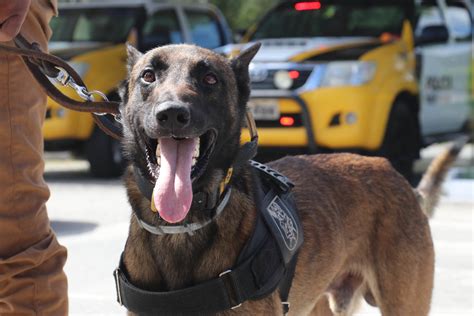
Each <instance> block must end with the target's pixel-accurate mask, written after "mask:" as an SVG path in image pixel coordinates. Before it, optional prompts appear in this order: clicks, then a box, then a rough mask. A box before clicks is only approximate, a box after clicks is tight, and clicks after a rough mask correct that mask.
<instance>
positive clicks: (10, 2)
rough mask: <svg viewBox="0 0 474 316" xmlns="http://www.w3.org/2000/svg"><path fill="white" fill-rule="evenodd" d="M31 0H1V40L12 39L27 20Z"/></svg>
mask: <svg viewBox="0 0 474 316" xmlns="http://www.w3.org/2000/svg"><path fill="white" fill-rule="evenodd" d="M30 4H31V0H0V42H7V41H11V40H12V39H13V38H14V37H15V36H16V35H17V34H18V33H19V32H20V28H21V26H22V24H23V22H24V21H25V17H26V13H27V12H28V9H29V7H30Z"/></svg>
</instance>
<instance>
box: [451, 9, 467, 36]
mask: <svg viewBox="0 0 474 316" xmlns="http://www.w3.org/2000/svg"><path fill="white" fill-rule="evenodd" d="M446 20H447V22H448V25H449V30H450V31H451V32H452V33H453V34H452V35H453V37H454V38H456V39H470V37H471V32H472V31H471V18H470V16H469V11H468V10H467V9H465V8H460V7H447V8H446Z"/></svg>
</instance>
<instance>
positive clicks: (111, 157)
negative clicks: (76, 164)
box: [85, 126, 125, 178]
mask: <svg viewBox="0 0 474 316" xmlns="http://www.w3.org/2000/svg"><path fill="white" fill-rule="evenodd" d="M85 154H86V159H87V160H88V161H89V164H90V172H91V173H92V175H93V176H94V177H98V178H111V177H118V176H120V175H122V173H123V170H124V168H125V161H124V159H123V156H122V150H121V147H120V143H119V142H118V141H117V140H116V139H113V138H112V137H110V136H108V135H106V134H105V133H104V132H102V130H101V129H100V128H98V127H97V126H96V127H95V128H94V132H93V133H92V136H91V138H90V139H89V140H88V141H87V143H86V146H85Z"/></svg>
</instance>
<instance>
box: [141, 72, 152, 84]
mask: <svg viewBox="0 0 474 316" xmlns="http://www.w3.org/2000/svg"><path fill="white" fill-rule="evenodd" d="M142 79H143V80H144V81H145V82H148V83H151V82H153V81H155V73H154V72H153V71H151V70H146V71H145V72H144V73H143V74H142Z"/></svg>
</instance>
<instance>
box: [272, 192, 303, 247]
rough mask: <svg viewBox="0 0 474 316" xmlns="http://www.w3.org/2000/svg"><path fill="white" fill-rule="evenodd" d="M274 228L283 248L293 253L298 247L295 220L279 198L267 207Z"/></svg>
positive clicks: (297, 231)
mask: <svg viewBox="0 0 474 316" xmlns="http://www.w3.org/2000/svg"><path fill="white" fill-rule="evenodd" d="M267 212H268V214H270V216H271V219H272V220H273V223H274V225H275V227H276V228H277V229H278V231H279V233H280V235H281V237H282V240H283V242H284V243H285V246H286V247H287V248H288V250H289V251H294V250H295V249H296V247H297V246H298V237H299V233H300V232H299V229H298V225H297V223H296V220H295V218H294V216H293V214H291V212H290V211H289V210H288V208H287V207H286V205H285V203H283V201H282V200H281V199H280V197H279V196H275V198H274V199H273V200H272V201H271V202H270V204H269V205H268V206H267Z"/></svg>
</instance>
